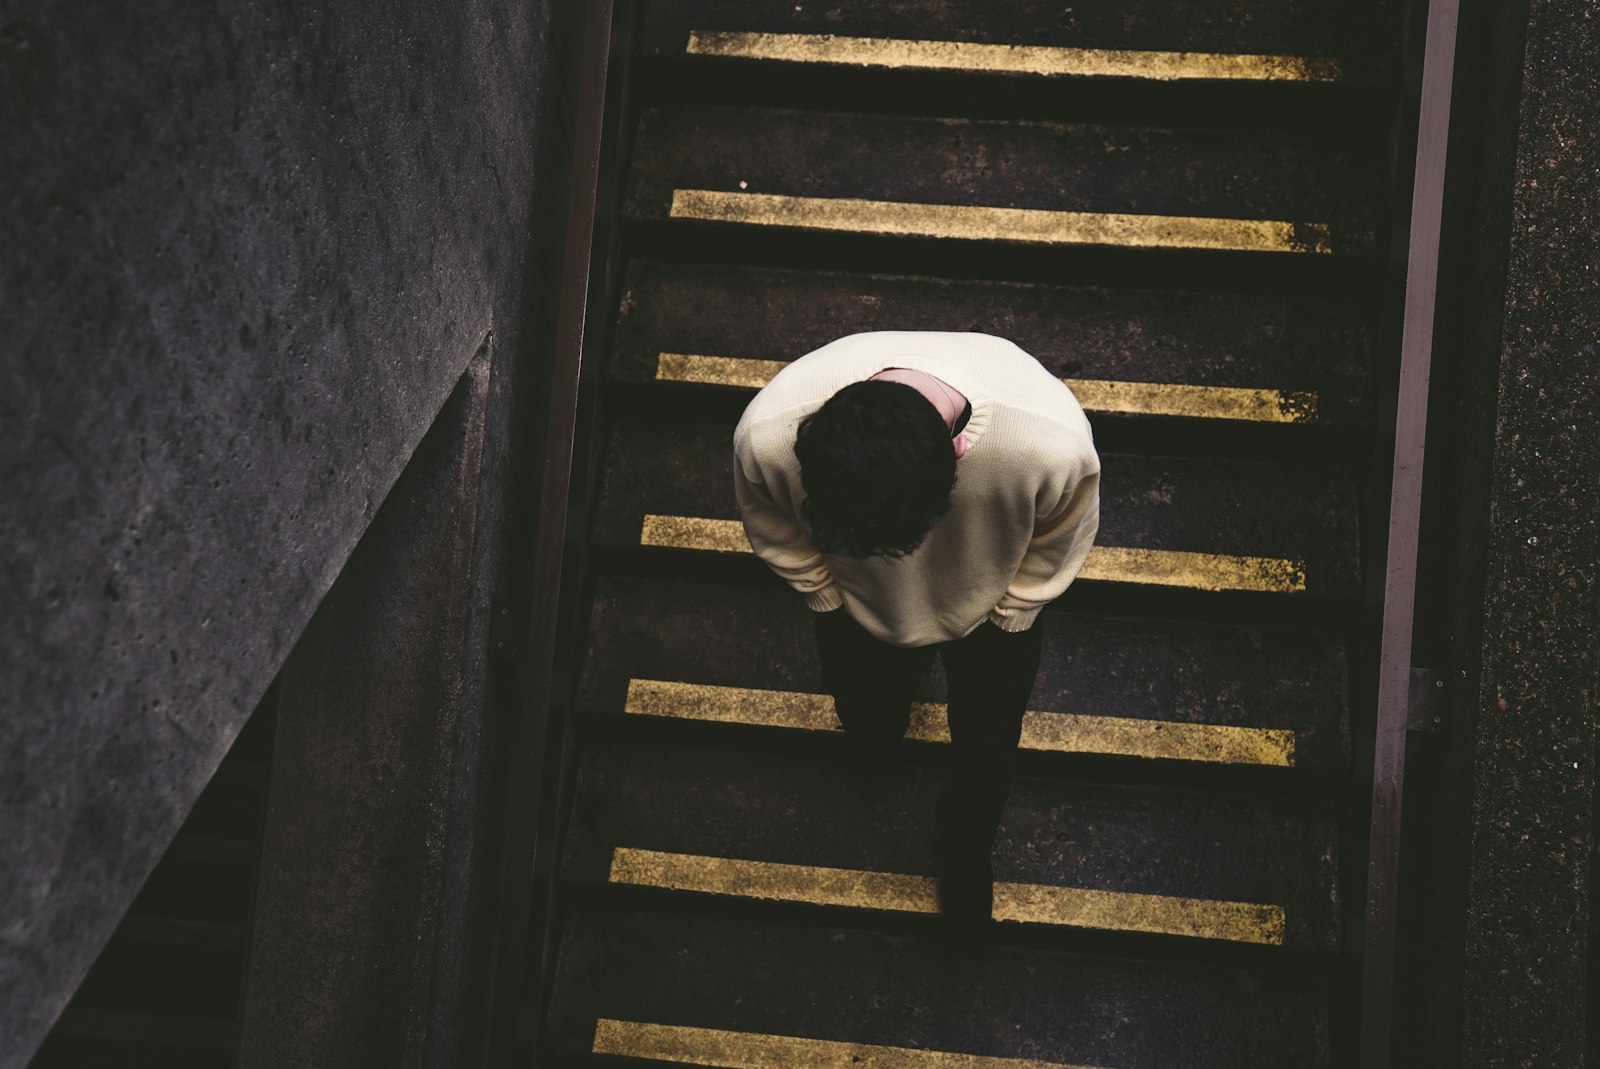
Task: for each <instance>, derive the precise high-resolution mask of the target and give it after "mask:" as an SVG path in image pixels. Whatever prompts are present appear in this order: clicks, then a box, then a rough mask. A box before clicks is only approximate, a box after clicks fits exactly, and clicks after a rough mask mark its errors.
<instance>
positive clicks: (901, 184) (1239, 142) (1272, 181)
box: [624, 106, 1383, 257]
mask: <svg viewBox="0 0 1600 1069" xmlns="http://www.w3.org/2000/svg"><path fill="white" fill-rule="evenodd" d="M634 161H635V162H634V171H633V174H632V176H631V179H630V184H629V190H628V195H627V197H626V200H625V209H624V210H625V214H626V216H627V217H628V218H630V219H635V220H641V221H645V220H648V221H664V220H668V219H672V220H677V221H682V222H702V223H722V224H739V225H746V226H764V227H778V228H807V229H816V228H820V229H827V230H835V231H840V232H857V233H879V234H900V235H911V236H933V237H956V238H968V239H972V240H987V241H990V242H999V243H1002V244H1007V243H1013V242H1020V243H1024V244H1027V243H1044V244H1057V243H1059V244H1071V245H1091V246H1119V245H1134V246H1138V247H1143V248H1173V249H1194V248H1201V249H1213V250H1227V251H1244V252H1255V253H1258V254H1263V255H1266V254H1271V255H1278V256H1283V257H1292V256H1295V255H1303V256H1325V255H1339V256H1352V255H1353V256H1365V255H1371V254H1373V253H1375V252H1376V251H1377V245H1376V234H1377V222H1378V219H1377V213H1378V211H1379V210H1380V208H1381V204H1382V201H1381V197H1380V191H1381V189H1382V186H1381V176H1382V161H1383V145H1382V143H1381V142H1374V143H1371V144H1362V145H1347V144H1344V143H1342V142H1341V141H1340V140H1338V139H1335V138H1333V137H1332V136H1331V135H1327V134H1320V135H1319V134H1301V135H1296V134H1292V133H1284V132H1269V133H1254V132H1244V131H1227V130H1163V129H1157V128H1150V127H1124V128H1114V127H1100V126H1088V125H1076V124H1066V123H1047V122H1002V121H993V120H971V119H939V118H923V117H912V116H887V115H856V114H830V113H818V112H807V111H799V110H792V109H773V108H739V107H694V106H684V107H671V108H658V109H652V110H650V111H648V112H646V113H645V115H644V116H643V118H642V119H641V121H640V125H639V133H638V142H637V147H636V149H635V157H634ZM794 198H804V201H803V202H800V203H796V202H795V201H794ZM885 205H888V207H884V206H885ZM907 205H912V206H917V207H910V208H908V207H906V206H907ZM927 205H938V206H944V207H945V208H948V207H952V206H955V207H966V208H978V209H1000V210H1001V211H1002V212H1012V213H1013V214H1003V215H1000V216H984V215H975V214H972V213H968V214H962V213H959V212H957V213H952V212H949V211H947V210H942V209H935V210H925V209H924V208H923V207H922V206H927ZM1016 210H1022V212H1024V213H1032V214H1014V213H1015V211H1016ZM1085 213H1088V214H1091V215H1096V216H1101V215H1107V214H1109V215H1112V216H1114V217H1115V218H1113V219H1110V220H1107V219H1104V218H1089V219H1086V218H1083V216H1084V214H1085ZM1174 218H1178V219H1182V220H1198V221H1197V222H1194V223H1192V224H1191V223H1187V222H1186V223H1184V224H1183V225H1179V224H1176V223H1174V222H1173V221H1172V220H1173V219H1174ZM1262 223H1271V224H1272V226H1270V227H1268V226H1263V225H1257V224H1262Z"/></svg>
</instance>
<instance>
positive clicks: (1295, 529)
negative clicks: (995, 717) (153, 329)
mask: <svg viewBox="0 0 1600 1069" xmlns="http://www.w3.org/2000/svg"><path fill="white" fill-rule="evenodd" d="M639 17H640V21H639V23H638V25H637V27H636V33H635V34H634V54H633V64H632V65H633V69H634V78H633V82H632V86H631V90H630V91H631V93H632V94H633V97H632V99H633V101H634V106H635V107H636V108H637V110H638V122H637V126H636V133H635V135H634V137H633V140H632V142H631V144H628V145H625V146H622V151H623V152H624V153H625V158H626V159H627V161H628V163H627V169H626V180H625V182H624V186H623V189H622V190H621V208H620V212H621V258H622V263H623V276H622V281H621V286H620V290H621V297H620V301H619V302H618V305H617V307H616V309H615V321H614V323H613V324H612V325H611V327H610V337H611V345H610V352H609V362H608V364H607V367H606V369H605V381H604V386H603V400H602V402H601V405H600V408H599V411H600V412H601V415H602V418H601V420H600V422H599V424H598V425H597V426H596V427H595V428H594V434H595V435H596V441H597V442H599V443H601V444H600V450H599V454H598V455H599V457H600V460H599V464H598V469H599V470H598V472H597V484H596V486H595V488H594V490H593V494H592V500H593V502H594V505H593V509H592V516H591V517H590V526H589V549H588V553H589V563H590V568H589V572H590V575H589V578H588V586H587V588H586V590H587V594H586V596H587V597H589V606H590V607H589V610H588V614H587V619H586V621H585V622H584V625H583V626H584V629H585V630H584V634H583V636H582V638H581V641H580V642H579V643H578V645H579V646H580V647H581V648H582V649H583V650H584V654H583V657H582V662H581V665H579V666H576V667H577V680H578V682H577V684H576V697H575V705H574V709H575V723H576V725H577V730H578V739H577V744H578V745H577V753H578V764H577V773H576V780H575V784H574V789H573V790H572V792H571V794H572V800H571V807H570V812H569V813H568V814H567V815H566V817H565V823H564V832H563V845H562V848H561V858H560V871H559V878H558V884H557V889H556V896H555V903H554V917H555V923H556V932H557V938H558V943H557V951H556V954H555V956H554V962H553V966H552V970H551V973H550V975H549V976H548V977H547V978H546V981H547V982H546V984H545V985H544V989H545V996H544V997H545V1005H544V1006H543V1008H542V1027H541V1028H540V1029H539V1035H540V1044H541V1046H540V1051H539V1056H540V1057H541V1059H543V1060H542V1061H541V1064H552V1065H558V1064H559V1065H565V1064H573V1065H577V1064H591V1063H593V1064H600V1063H601V1062H607V1063H610V1062H614V1061H615V1060H616V1059H627V1060H632V1061H634V1062H638V1063H641V1064H644V1063H663V1062H672V1063H680V1064H685V1063H686V1064H691V1065H705V1066H731V1067H751V1069H754V1067H771V1066H812V1065H816V1066H849V1065H857V1064H859V1065H877V1066H894V1067H901V1066H905V1067H913V1066H915V1067H921V1066H930V1067H931V1066H936V1065H937V1066H951V1067H961V1069H990V1067H993V1069H1000V1067H1006V1066H1010V1067H1017V1069H1022V1067H1029V1069H1045V1067H1063V1069H1065V1067H1080V1066H1094V1067H1099V1069H1145V1067H1152V1069H1153V1067H1157V1066H1160V1067H1170V1066H1176V1065H1183V1066H1213V1065H1215V1066H1229V1067H1231V1069H1238V1067H1251V1066H1261V1067H1267V1066H1271V1067H1274V1069H1283V1067H1290V1066H1339V1065H1348V1064H1353V1057H1354V1054H1353V1037H1354V1029H1355V1005H1356V997H1357V995H1358V991H1357V983H1358V976H1359V953H1360V947H1359V936H1358V932H1359V928H1358V925H1359V913H1360V905H1361V884H1360V882H1359V877H1360V873H1361V871H1362V867H1363V865H1364V860H1365V859H1364V856H1363V854H1364V847H1363V843H1362V834H1361V825H1362V819H1363V817H1364V813H1363V811H1362V809H1361V806H1360V805H1359V804H1358V800H1359V799H1360V797H1361V792H1360V790H1359V789H1358V787H1357V785H1356V783H1355V774H1354V773H1353V771H1352V769H1353V767H1354V766H1353V763H1352V752H1355V753H1360V752H1363V747H1364V746H1365V747H1366V748H1367V750H1368V752H1370V741H1367V740H1368V739H1369V738H1370V733H1371V730H1372V729H1371V723H1370V719H1371V714H1370V712H1363V711H1361V710H1360V709H1358V708H1355V707H1354V706H1353V705H1352V701H1351V697H1350V696H1351V694H1352V693H1360V692H1361V691H1362V684H1361V674H1362V672H1363V671H1365V670H1366V668H1365V667H1364V661H1363V658H1364V656H1365V655H1364V653H1363V650H1364V649H1365V648H1366V647H1367V646H1368V645H1369V644H1370V636H1369V635H1368V634H1367V633H1366V631H1365V629H1364V628H1365V626H1366V624H1365V621H1366V619H1367V617H1366V616H1365V615H1364V614H1363V613H1362V611H1361V596H1362V591H1363V584H1364V573H1365V570H1366V569H1365V567H1364V562H1363V540H1362V538H1361V532H1362V527H1363V516H1362V511H1363V508H1364V505H1365V501H1366V495H1367V493H1368V490H1367V486H1366V479H1367V470H1366V465H1367V463H1368V461H1369V459H1370V454H1371V453H1372V450H1373V444H1372V439H1373V434H1374V430H1373V426H1374V412H1375V410H1377V409H1379V408H1380V407H1381V405H1382V403H1383V400H1384V399H1383V397H1382V396H1381V393H1380V387H1379V386H1378V383H1379V382H1381V381H1385V379H1386V377H1385V376H1382V375H1375V372H1374V365H1375V363H1377V364H1380V365H1381V364H1382V360H1381V359H1380V358H1381V356H1382V354H1381V353H1379V352H1377V345H1376V339H1375V334H1376V324H1377V323H1378V321H1379V319H1380V313H1381V309H1380V302H1381V299H1382V283H1383V273H1384V260H1383V252H1384V250H1385V242H1386V240H1387V226H1388V210H1387V204H1388V199H1387V198H1388V189H1389V182H1390V174H1389V166H1390V165H1389V146H1388V137H1389V121H1390V117H1391V112H1392V107H1393V96H1394V93H1395V91H1396V89H1397V85H1396V83H1397V81H1398V74H1397V69H1398V63H1397V55H1396V53H1397V49H1398V43H1399V30H1398V19H1397V16H1396V14H1395V13H1394V12H1393V11H1391V10H1389V9H1388V8H1387V7H1385V6H1383V5H1381V4H1371V5H1366V6H1362V5H1354V6H1353V5H1349V4H1341V3H1334V2H1332V0H1303V2H1301V3H1293V4H1283V3H1268V2H1266V0H1223V2H1221V3H1217V4H1209V5H1188V4H1185V3H1182V2H1181V0H1133V2H1132V3H1120V4H1112V3H1109V2H1105V0H1092V2H1087V3H1083V4H1073V5H1067V4H1063V3H1059V2H1057V3H1044V2H1042V0H1004V2H989V3H979V2H976V0H944V2H935V0H904V2H898V3H892V4H870V3H849V4H847V3H843V2H838V0H835V2H823V3H818V2H812V0H800V2H798V3H796V2H794V0H788V2H783V3H779V2H773V0H738V2H735V0H656V2H654V3H652V4H650V5H649V6H648V7H647V8H644V9H642V10H641V12H640V15H639ZM918 329H920V330H953V331H962V330H980V331H983V332H986V333H991V334H998V335H1002V336H1004V337H1007V338H1010V339H1012V340H1013V341H1015V342H1017V343H1018V344H1019V345H1021V346H1022V347H1023V348H1024V349H1026V350H1027V351H1028V352H1030V353H1032V354H1033V355H1034V356H1035V357H1037V358H1038V359H1039V360H1040V361H1041V362H1042V363H1043V364H1044V365H1045V366H1046V367H1047V368H1049V369H1050V370H1051V371H1052V372H1053V373H1055V374H1057V375H1059V376H1061V377H1062V378H1063V379H1065V380H1066V381H1067V382H1068V384H1069V385H1071V386H1072V388H1073V390H1074V391H1075V393H1076V394H1077V396H1078V397H1079V399H1080V401H1081V402H1082V403H1083V405H1084V408H1085V410H1086V411H1087V412H1088V413H1089V416H1090V419H1091V422H1092V423H1093V425H1094V428H1095V433H1096V440H1097V444H1098V446H1099V448H1100V452H1101V457H1102V462H1103V475H1102V520H1101V527H1100V534H1099V538H1098V540H1097V546H1096V549H1095V551H1094V554H1093V555H1092V556H1091V558H1090V561H1089V564H1088V565H1087V567H1086V568H1085V570H1084V572H1083V574H1082V576H1081V577H1080V578H1079V580H1078V581H1077V582H1076V583H1075V584H1074V585H1073V587H1072V588H1071V589H1070V590H1069V591H1068V592H1067V594H1066V595H1065V596H1064V597H1062V598H1061V599H1060V600H1059V601H1058V602H1057V603H1056V604H1055V605H1054V606H1052V607H1051V608H1050V609H1049V610H1047V611H1046V612H1045V613H1044V614H1043V615H1042V617H1041V619H1040V623H1039V625H1038V626H1040V627H1041V628H1042V629H1043V631H1044V664H1043V667H1042V668H1041V670H1040V674H1039V679H1038V683H1037V685H1036V687H1035V689H1034V692H1033V699H1032V703H1031V705H1030V711H1029V713H1028V715H1027V719H1026V722H1025V725H1024V733H1023V741H1022V753H1021V755H1020V760H1019V767H1018V775H1017V777H1016V779H1015V781H1014V785H1013V792H1012V797H1011V800H1010V803H1009V805H1008V807H1007V810H1006V815H1005V818H1004V821H1003V823H1002V825H1001V829H1000V837H999V842H998V846H997V849H996V856H995V866H996V877H997V885H996V905H995V917H996V920H997V922H998V923H997V924H995V925H994V926H993V928H992V930H991V932H990V933H989V936H988V937H987V939H986V941H985V943H984V945H983V946H981V947H980V948H976V949H974V948H962V947H956V946H952V945H950V944H949V943H948V942H947V941H946V940H945V939H944V938H943V937H942V935H941V929H940V927H939V925H938V923H937V918H936V917H935V916H934V914H935V912H936V909H937V906H936V898H935V893H934V882H933V880H932V878H931V875H930V874H931V873H932V872H933V871H934V856H935V855H934V842H933V828H932V823H933V821H932V815H933V799H934V797H935V796H936V795H937V794H938V793H940V791H941V790H942V789H943V788H944V786H945V784H946V783H947V780H948V774H949V773H948V768H947V764H948V762H947V749H948V745H947V744H948V732H947V730H946V727H945V723H944V708H943V705H942V702H943V700H944V687H943V681H942V678H941V677H940V676H939V675H938V672H937V669H936V670H935V674H934V675H933V676H932V677H931V678H930V679H929V680H928V681H927V684H926V691H925V694H924V695H923V696H922V698H923V700H922V704H920V705H919V706H918V707H917V709H916V711H915V715H914V717H913V724H912V727H911V730H910V732H909V733H908V737H907V740H906V741H905V742H904V743H903V744H902V745H901V753H900V754H899V755H898V756H899V760H898V761H897V762H896V763H895V764H893V765H892V766H890V767H886V768H884V769H882V770H881V771H880V772H879V773H877V774H875V775H871V776H866V777H863V776H861V775H859V774H852V773H851V772H849V771H848V770H847V769H846V768H845V767H844V766H843V764H842V762H841V761H840V756H841V753H842V749H841V746H840V742H841V739H840V738H839V734H840V733H839V730H838V725H837V722H836V720H835V719H834V716H833V713H832V708H831V701H830V700H829V699H828V698H827V697H826V695H825V694H824V693H823V691H822V687H821V680H820V677H819V671H818V666H817V663H816V656H815V650H814V645H813V641H812V635H811V621H810V614H809V613H808V612H807V610H806V609H805V608H804V607H803V606H802V605H801V604H800V601H799V599H798V598H797V597H796V596H795V595H793V594H792V593H791V592H790V591H789V590H788V589H787V588H786V587H784V586H783V585H782V584H781V583H779V582H778V581H777V580H776V579H775V578H774V577H773V576H771V575H770V573H768V572H767V570H766V569H765V568H764V567H763V566H762V565H761V564H760V563H759V562H758V561H756V560H755V559H754V558H753V556H752V555H751V554H750V552H749V548H748V546H747V545H746V543H745V541H744V538H743V534H742V530H741V528H740V526H739V523H738V512H737V509H736V507H735V503H734V500H733V488H732V479H731V463H732V458H731V449H732V446H731V435H732V430H733V426H734V424H735V422H736V421H737V419H738V416H739V413H740V411H741V410H742V408H743V406H744V405H745V404H746V403H747V402H748V401H749V399H750V397H751V396H753V394H754V391H755V390H756V389H758V388H759V387H760V386H761V385H762V384H763V383H765V382H766V381H767V380H768V379H769V378H770V377H771V376H772V375H773V374H774V373H775V372H776V371H777V370H778V369H779V368H781V367H782V366H783V365H784V363H785V362H787V361H789V360H792V359H794V358H796V357H799V356H801V355H803V354H804V353H806V352H809V351H810V350H812V349H814V348H816V347H818V346H820V345H822V344H824V343H825V342H828V341H830V340H832V339H834V338H836V337H839V336H841V335H844V334H848V333H853V332H856V331H862V330H918ZM1384 388H1387V387H1384ZM1367 519H1368V520H1370V517H1367Z"/></svg>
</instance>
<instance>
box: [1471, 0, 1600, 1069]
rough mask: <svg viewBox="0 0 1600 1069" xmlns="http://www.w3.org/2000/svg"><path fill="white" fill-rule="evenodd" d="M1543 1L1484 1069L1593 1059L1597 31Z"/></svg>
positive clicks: (1491, 613) (1528, 62)
mask: <svg viewBox="0 0 1600 1069" xmlns="http://www.w3.org/2000/svg"><path fill="white" fill-rule="evenodd" d="M1593 13H1594V12H1593V8H1592V6H1591V5H1589V4H1587V3H1584V2H1582V0H1531V2H1530V3H1529V4H1528V7H1527V17H1528V21H1527V35H1526V51H1525V54H1524V60H1523V92H1522V99H1521V105H1520V112H1519V134H1518V142H1517V150H1516V162H1515V170H1514V186H1513V190H1512V201H1511V217H1510V232H1509V245H1508V250H1507V261H1506V262H1507V265H1508V266H1507V274H1506V289H1505V296H1504V309H1505V311H1504V319H1503V324H1502V329H1501V332H1500V336H1499V347H1500V356H1499V383H1498V388H1497V391H1496V399H1497V412H1496V422H1495V427H1494V442H1495V445H1494V457H1493V467H1492V471H1491V472H1490V478H1491V480H1492V481H1491V484H1490V501H1489V508H1490V512H1489V540H1488V554H1487V573H1486V589H1485V600H1484V605H1483V617H1482V660H1481V664H1482V674H1481V678H1480V680H1479V681H1478V686H1477V694H1476V698H1477V701H1476V704H1477V709H1478V714H1477V737H1476V751H1475V759H1476V769H1475V775H1474V779H1473V796H1472V832H1471V854H1470V857H1471V860H1470V868H1469V871H1468V884H1467V895H1468V899H1467V910H1466V936H1465V945H1464V950H1465V974H1464V978H1463V984H1464V1000H1463V1009H1464V1032H1463V1059H1462V1064H1465V1065H1467V1066H1484V1067H1488V1066H1496V1067H1498V1066H1524V1065H1526V1066H1533V1065H1577V1064H1580V1063H1582V1062H1583V1061H1584V1048H1585V1024H1586V1013H1585V992H1586V990H1587V988H1588V986H1589V984H1592V983H1593V982H1594V980H1593V978H1592V977H1590V976H1589V975H1588V960H1587V959H1588V947H1587V936H1588V930H1587V929H1588V926H1589V916H1588V913H1589V903H1588V895H1589V887H1588V885H1589V881H1590V880H1591V879H1592V878H1593V873H1592V872H1591V871H1590V856H1591V850H1592V842H1593V835H1594V828H1593V825H1592V821H1593V812H1592V805H1593V798H1594V746H1595V714H1596V709H1597V699H1600V619H1597V617H1600V603H1597V600H1596V598H1597V594H1600V576H1597V574H1596V569H1597V561H1600V510H1597V508H1596V493H1595V477H1594V473H1595V472H1596V471H1600V437H1597V436H1596V434H1595V427H1596V425H1597V423H1600V388H1597V378H1600V355H1597V346H1600V315H1597V313H1596V308H1597V307H1600V283H1597V280H1596V275H1595V256H1596V251H1595V250H1596V247H1597V243H1596V237H1597V234H1600V214H1597V208H1596V205H1597V204H1600V164H1597V161H1596V159H1595V155H1594V146H1595V144H1596V139H1597V137H1600V114H1597V111H1596V101H1597V100H1600V70H1597V68H1596V66H1595V64H1594V56H1595V55H1596V50H1597V49H1600V25H1597V24H1596V23H1595V21H1594V19H1593Z"/></svg>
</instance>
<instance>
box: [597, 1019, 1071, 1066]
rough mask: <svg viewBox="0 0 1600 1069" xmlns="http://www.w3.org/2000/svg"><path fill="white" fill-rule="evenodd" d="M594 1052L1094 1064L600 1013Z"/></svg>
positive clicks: (704, 1058) (871, 1062)
mask: <svg viewBox="0 0 1600 1069" xmlns="http://www.w3.org/2000/svg"><path fill="white" fill-rule="evenodd" d="M594 1053H595V1054H614V1055H617V1056H619V1057H623V1058H641V1059H645V1060H648V1061H657V1062H679V1063H682V1064H686V1065H710V1066H719V1067H721V1069H1095V1067H1094V1066H1088V1065H1067V1064H1065V1063H1063V1062H1041V1061H1035V1060H1034V1059H1032V1058H996V1057H991V1056H986V1055H982V1054H959V1053H955V1052H951V1051H941V1050H918V1049H917V1048H915V1047H887V1046H883V1045H881V1044H877V1043H843V1042H840V1041H838V1040H831V1039H807V1038H805V1037H803V1036H774V1035H766V1034H764V1033H761V1032H729V1031H724V1030H722V1029H720V1028H692V1027H688V1026H685V1025H673V1024H648V1023H645V1022H643V1021H617V1020H612V1019H610V1018H605V1017H602V1018H600V1020H598V1021H597V1022H596V1023H595V1029H594Z"/></svg>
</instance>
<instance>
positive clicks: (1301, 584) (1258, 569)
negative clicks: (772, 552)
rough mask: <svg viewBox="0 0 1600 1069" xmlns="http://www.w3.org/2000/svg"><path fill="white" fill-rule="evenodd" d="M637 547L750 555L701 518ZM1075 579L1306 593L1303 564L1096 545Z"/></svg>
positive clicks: (672, 525)
mask: <svg viewBox="0 0 1600 1069" xmlns="http://www.w3.org/2000/svg"><path fill="white" fill-rule="evenodd" d="M639 544H640V545H645V546H662V547H666V548H669V549H700V550H708V551H710V552H713V553H749V552H750V542H749V540H748V539H746V538H745V534H744V526H743V525H742V524H740V522H739V521H738V520H715V519H708V518H706V517H703V516H660V515H656V514H654V513H649V514H646V516H645V517H644V524H643V526H642V528H641V529H640V532H639ZM1078 578H1080V579H1086V580H1089V581H1091V582H1104V583H1136V584H1139V585H1142V586H1171V587H1186V588H1189V589H1193V590H1209V591H1224V590H1248V591H1258V592H1262V593H1269V594H1295V593H1302V592H1304V590H1305V589H1306V568H1305V562H1304V561H1298V560H1286V559H1283V558H1279V557H1244V556H1229V555H1226V554H1222V553H1190V552H1187V551H1184V550H1171V549H1131V548H1128V547H1123V546H1095V547H1094V549H1092V550H1090V552H1089V559H1088V561H1087V562H1086V563H1085V564H1084V566H1083V571H1081V572H1079V573H1078Z"/></svg>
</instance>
